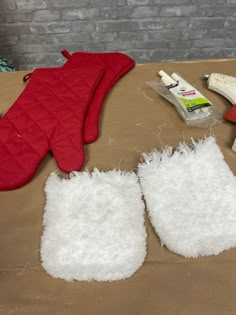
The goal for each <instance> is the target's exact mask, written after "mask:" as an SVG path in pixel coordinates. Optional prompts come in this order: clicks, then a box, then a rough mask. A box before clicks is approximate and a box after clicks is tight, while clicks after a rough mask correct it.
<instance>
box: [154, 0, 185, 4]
mask: <svg viewBox="0 0 236 315" xmlns="http://www.w3.org/2000/svg"><path fill="white" fill-rule="evenodd" d="M189 2H190V1H189V0H178V2H177V1H176V0H152V3H153V4H164V5H170V4H174V5H176V3H178V4H179V5H181V4H189Z"/></svg>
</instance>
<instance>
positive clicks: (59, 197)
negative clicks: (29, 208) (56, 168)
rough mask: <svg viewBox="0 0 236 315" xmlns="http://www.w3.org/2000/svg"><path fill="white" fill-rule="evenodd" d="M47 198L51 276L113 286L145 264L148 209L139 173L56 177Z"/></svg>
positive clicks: (45, 259) (45, 254)
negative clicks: (108, 283) (114, 282)
mask: <svg viewBox="0 0 236 315" xmlns="http://www.w3.org/2000/svg"><path fill="white" fill-rule="evenodd" d="M45 192H46V197H47V201H46V206H45V213H44V219H43V225H44V231H43V234H42V238H41V260H42V265H43V267H44V268H45V270H46V271H47V272H48V273H49V274H50V275H51V276H53V277H57V278H62V279H65V280H73V279H76V280H88V281H89V280H98V281H106V280H108V281H112V280H119V279H124V278H127V277H129V276H131V275H132V274H133V273H134V272H135V271H136V270H137V269H138V268H139V267H140V266H141V265H142V264H143V261H144V258H145V255H146V229H145V225H144V203H143V201H142V193H141V188H140V185H139V183H138V177H137V175H136V174H135V173H133V172H121V171H116V170H112V171H109V172H99V171H98V170H96V169H95V170H94V171H93V172H92V173H91V174H90V173H89V172H73V173H72V175H71V178H70V179H62V178H60V177H58V176H57V175H56V174H55V173H52V174H51V175H50V176H49V178H48V180H47V183H46V186H45Z"/></svg>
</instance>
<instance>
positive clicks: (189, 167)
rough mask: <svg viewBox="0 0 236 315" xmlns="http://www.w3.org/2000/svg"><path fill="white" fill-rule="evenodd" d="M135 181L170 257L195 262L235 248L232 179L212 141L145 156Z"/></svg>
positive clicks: (235, 183) (234, 187)
mask: <svg viewBox="0 0 236 315" xmlns="http://www.w3.org/2000/svg"><path fill="white" fill-rule="evenodd" d="M138 175H139V177H140V181H141V185H142V189H143V193H144V197H145V200H146V203H147V208H148V212H149V216H150V220H151V222H152V224H153V226H154V228H155V230H156V232H157V233H158V235H159V237H160V239H161V243H162V244H163V245H166V246H167V247H168V248H169V249H170V250H171V251H173V252H175V253H177V254H180V255H183V256H185V257H197V256H205V255H212V254H215V255H216V254H219V253H220V252H222V251H223V250H226V249H229V248H231V247H235V246H236V179H235V177H234V175H233V173H232V172H231V170H230V169H229V167H228V165H227V164H226V162H225V161H224V157H223V155H222V153H221V151H220V149H219V147H218V145H217V144H216V141H215V138H214V137H212V136H210V137H208V138H206V139H205V140H199V141H198V142H194V141H192V145H191V146H187V145H185V144H180V145H179V147H178V148H177V150H176V151H175V152H173V149H172V147H167V148H166V149H165V150H164V151H163V152H157V151H154V152H151V153H150V154H146V155H144V162H143V163H142V164H140V165H139V169H138Z"/></svg>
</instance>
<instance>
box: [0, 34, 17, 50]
mask: <svg viewBox="0 0 236 315" xmlns="http://www.w3.org/2000/svg"><path fill="white" fill-rule="evenodd" d="M17 42H18V36H17V35H1V36H0V43H1V48H2V46H9V47H10V46H11V45H15V44H16V43H17ZM0 50H1V49H0Z"/></svg>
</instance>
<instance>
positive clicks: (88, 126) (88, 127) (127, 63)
mask: <svg viewBox="0 0 236 315" xmlns="http://www.w3.org/2000/svg"><path fill="white" fill-rule="evenodd" d="M62 54H63V56H65V57H66V58H67V59H68V61H67V62H66V63H65V65H64V66H63V67H64V68H65V69H68V68H69V69H71V68H78V69H79V68H80V67H83V66H98V65H100V66H102V67H103V68H104V71H105V73H104V76H103V78H102V80H101V81H100V83H99V85H98V87H97V89H96V92H95V94H94V96H93V99H92V101H91V104H90V106H89V109H88V114H87V117H86V119H85V125H84V143H91V142H94V141H95V140H96V139H97V138H98V135H99V115H100V111H101V108H102V104H103V102H104V99H105V97H106V95H107V93H108V92H109V91H110V89H111V88H112V86H113V85H114V84H115V83H116V82H117V81H118V80H119V79H120V78H121V77H122V76H123V75H125V74H126V73H127V72H128V71H130V70H131V69H132V68H133V67H134V66H135V61H134V60H133V59H131V58H130V57H129V56H127V55H125V54H122V53H118V52H114V53H87V52H76V53H74V54H72V55H70V54H69V53H68V51H66V50H63V51H62Z"/></svg>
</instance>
